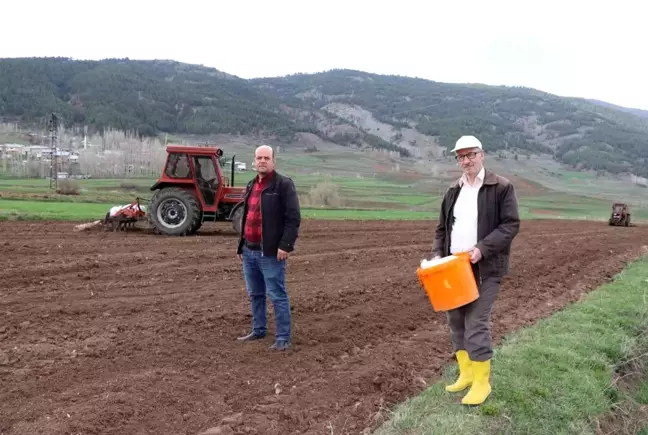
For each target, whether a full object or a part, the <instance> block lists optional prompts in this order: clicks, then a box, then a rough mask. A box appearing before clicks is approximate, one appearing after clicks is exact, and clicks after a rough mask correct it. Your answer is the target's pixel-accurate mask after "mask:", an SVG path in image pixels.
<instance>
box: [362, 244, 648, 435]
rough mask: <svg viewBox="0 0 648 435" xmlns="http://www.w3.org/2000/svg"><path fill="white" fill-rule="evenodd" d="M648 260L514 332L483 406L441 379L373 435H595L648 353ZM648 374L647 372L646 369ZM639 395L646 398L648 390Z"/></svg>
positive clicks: (499, 355) (499, 353)
mask: <svg viewBox="0 0 648 435" xmlns="http://www.w3.org/2000/svg"><path fill="white" fill-rule="evenodd" d="M647 278H648V255H644V256H643V257H642V258H641V259H639V260H638V261H636V262H634V263H632V264H631V265H629V266H628V267H627V268H626V269H625V270H624V271H622V272H621V273H619V274H618V275H617V276H616V277H615V278H614V279H613V280H612V281H611V282H608V283H606V284H604V285H603V286H601V287H600V288H599V289H596V290H594V291H592V292H590V293H588V294H587V295H586V296H584V297H583V299H582V301H581V302H579V303H575V304H572V305H569V306H568V307H566V308H565V309H564V310H562V311H560V312H557V313H555V314H554V315H552V316H550V317H548V318H546V319H543V320H540V321H538V322H537V323H536V324H535V325H533V326H531V327H527V328H524V329H522V330H519V331H517V332H515V333H513V334H510V335H509V336H508V337H506V338H505V339H504V340H503V343H502V345H501V346H500V347H498V348H497V349H496V350H495V355H494V357H493V362H492V364H493V368H492V377H491V380H492V386H493V393H492V394H491V397H490V398H489V399H488V400H487V402H485V403H484V404H483V405H482V406H481V407H474V408H467V407H464V406H462V405H461V404H460V399H461V397H462V394H461V393H459V394H449V393H446V392H445V390H444V385H446V384H447V383H451V382H452V380H453V379H454V378H455V376H456V374H457V372H456V367H455V365H454V364H452V365H450V366H449V367H448V369H447V370H446V371H445V373H444V374H443V376H442V379H441V381H440V382H438V383H435V384H434V385H432V386H430V387H429V388H428V389H427V390H425V391H424V392H423V393H421V394H420V395H418V396H416V397H413V398H411V399H409V400H407V401H405V402H404V403H402V404H400V405H399V406H397V407H396V408H395V409H394V410H393V412H392V413H391V414H390V416H391V418H390V419H389V420H388V421H387V422H386V423H384V424H383V426H382V427H380V428H379V429H378V430H377V431H376V432H375V434H376V435H395V434H402V435H405V434H407V435H415V434H432V433H433V434H455V433H480V434H495V433H497V434H566V433H570V434H572V433H575V434H595V433H597V432H596V428H597V427H598V426H600V423H601V421H604V420H605V419H606V418H609V415H608V414H609V413H611V412H613V411H614V410H618V409H619V408H621V407H622V406H623V404H624V403H625V400H626V399H627V396H626V395H624V393H623V391H622V389H621V387H620V385H619V379H620V378H621V376H623V374H624V370H626V369H627V368H628V367H629V366H630V363H632V362H637V361H638V360H640V359H643V358H645V357H646V355H645V354H644V353H645V352H646V351H647V350H648V333H647V328H648V317H647V315H646V314H647V313H648V310H647V307H646V297H647V290H648V279H647ZM643 374H644V375H645V371H644V372H643ZM642 391H645V392H644V393H643V396H642V397H643V398H644V399H648V386H646V387H644V389H643V390H642Z"/></svg>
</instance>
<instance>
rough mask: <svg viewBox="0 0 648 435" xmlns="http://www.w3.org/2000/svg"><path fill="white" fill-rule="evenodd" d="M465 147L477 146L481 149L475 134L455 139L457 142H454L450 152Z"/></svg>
mask: <svg viewBox="0 0 648 435" xmlns="http://www.w3.org/2000/svg"><path fill="white" fill-rule="evenodd" d="M467 148H479V149H480V150H481V149H482V144H481V142H480V141H479V139H477V138H476V137H475V136H461V137H460V138H459V140H457V143H455V147H454V148H453V149H452V151H451V152H453V153H454V152H456V151H459V150H465V149H467Z"/></svg>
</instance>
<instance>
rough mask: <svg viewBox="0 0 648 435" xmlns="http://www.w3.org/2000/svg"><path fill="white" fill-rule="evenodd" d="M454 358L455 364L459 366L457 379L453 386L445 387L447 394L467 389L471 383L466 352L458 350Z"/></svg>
mask: <svg viewBox="0 0 648 435" xmlns="http://www.w3.org/2000/svg"><path fill="white" fill-rule="evenodd" d="M456 357H457V363H458V364H459V378H457V380H456V382H455V383H454V384H452V385H448V386H446V387H445V389H446V391H447V392H449V393H457V392H459V391H463V390H465V389H466V388H468V387H469V386H470V384H472V381H473V372H472V367H471V362H470V358H469V357H468V352H466V351H465V350H463V349H462V350H458V351H457V353H456Z"/></svg>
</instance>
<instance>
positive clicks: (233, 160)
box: [230, 154, 236, 187]
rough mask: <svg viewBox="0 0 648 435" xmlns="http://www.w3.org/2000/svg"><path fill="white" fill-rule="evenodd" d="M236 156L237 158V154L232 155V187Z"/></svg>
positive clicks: (232, 184)
mask: <svg viewBox="0 0 648 435" xmlns="http://www.w3.org/2000/svg"><path fill="white" fill-rule="evenodd" d="M235 158H236V154H234V155H233V156H232V178H231V180H232V181H230V184H231V186H232V187H234V162H235V161H236V160H235Z"/></svg>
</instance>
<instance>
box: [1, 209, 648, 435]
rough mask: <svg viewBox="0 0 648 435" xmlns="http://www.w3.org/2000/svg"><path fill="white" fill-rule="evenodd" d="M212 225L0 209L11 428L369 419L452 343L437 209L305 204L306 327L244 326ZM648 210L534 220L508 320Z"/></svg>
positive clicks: (518, 249)
mask: <svg viewBox="0 0 648 435" xmlns="http://www.w3.org/2000/svg"><path fill="white" fill-rule="evenodd" d="M220 228H221V227H217V226H210V225H207V226H205V227H204V229H203V234H202V235H200V236H197V237H187V238H165V237H160V236H155V235H152V234H148V233H146V232H141V231H140V232H134V233H128V234H124V233H105V232H99V231H94V232H84V233H74V232H72V231H71V229H72V224H70V223H52V224H48V223H43V222H38V223H31V222H0V252H2V257H1V258H2V269H0V280H1V281H0V283H1V291H0V319H1V320H0V344H1V348H0V433H2V434H5V435H8V434H11V435H17V434H30V435H36V434H48V435H59V434H61V435H62V434H115V435H125V434H129V435H139V434H169V435H171V434H192V435H194V434H197V433H199V432H201V431H204V430H206V429H208V428H211V427H215V426H221V431H220V433H223V434H232V433H250V434H266V435H270V434H330V433H334V434H336V435H338V434H347V433H349V434H351V433H353V434H358V433H362V432H363V430H365V429H368V428H373V427H375V425H377V424H379V423H380V421H381V418H384V417H385V416H386V411H385V410H386V408H387V407H389V406H390V405H391V404H393V403H395V402H398V401H401V400H403V399H405V398H406V397H407V396H408V395H412V394H415V393H417V392H419V391H421V390H422V389H424V388H425V386H426V382H431V381H434V378H435V376H437V375H438V374H439V372H440V369H441V367H442V366H443V365H445V364H446V363H448V362H450V361H451V353H450V352H451V348H450V341H449V335H448V329H447V327H446V324H445V317H444V315H443V314H439V313H435V312H434V311H433V310H432V308H431V306H430V304H429V302H428V300H427V297H426V295H425V293H424V292H423V290H422V289H421V288H420V287H419V285H418V282H417V279H416V276H415V269H416V266H417V265H418V262H419V261H420V259H421V258H423V257H425V256H428V253H429V250H430V246H431V237H432V230H433V224H432V223H431V222H400V223H397V222H389V223H381V222H324V221H310V220H309V221H305V222H304V224H303V229H302V233H301V234H302V236H301V238H300V240H299V241H298V246H297V251H296V252H295V253H294V256H293V257H291V259H290V260H289V264H288V289H289V294H290V296H291V302H292V304H293V309H294V312H293V319H294V322H295V323H294V332H295V336H294V344H295V348H294V350H293V351H292V352H288V353H272V352H269V351H268V350H267V348H268V346H269V345H270V344H271V342H272V334H273V332H274V324H273V322H274V319H273V317H272V305H271V304H269V312H270V317H269V321H270V327H271V329H270V336H269V337H268V338H267V339H266V340H263V341H257V342H254V343H245V344H242V343H239V342H237V341H236V340H235V338H236V337H237V336H239V335H242V334H245V333H246V332H248V328H249V325H250V314H249V305H248V300H247V297H246V292H245V288H244V283H243V280H242V271H241V265H240V263H239V262H238V260H237V259H236V257H235V255H234V247H235V244H236V238H235V237H234V236H233V235H232V234H231V233H229V232H228V231H229V230H228V229H229V225H223V226H222V228H223V230H222V232H220V231H219V229H220ZM642 244H648V228H647V227H631V228H624V227H617V228H612V227H608V226H607V225H606V224H605V223H593V222H567V221H555V220H548V221H525V222H523V224H522V229H521V232H520V234H519V235H518V237H517V238H516V239H515V242H514V249H513V258H512V265H511V266H512V270H511V274H510V275H509V276H508V277H507V278H506V279H505V280H504V282H503V284H502V288H501V292H500V296H499V299H498V301H497V303H496V308H495V310H494V321H493V322H494V323H493V325H494V333H495V338H496V340H499V339H500V338H501V336H502V334H504V333H506V332H509V331H511V330H513V329H515V328H518V327H520V326H522V325H527V324H529V323H531V322H533V321H534V320H536V319H537V318H539V317H543V316H547V315H549V314H550V313H551V312H552V311H554V310H557V309H560V308H561V307H563V306H564V305H565V304H567V303H569V302H572V301H575V300H578V299H579V297H580V296H581V295H582V294H583V292H585V291H587V290H589V289H591V288H592V287H594V286H597V285H599V284H601V283H602V282H603V281H605V280H606V279H609V278H610V277H611V276H612V275H613V274H615V273H616V272H618V271H619V270H620V269H621V268H622V267H623V266H624V265H625V263H626V262H627V261H628V260H631V259H632V258H634V257H636V256H637V255H638V254H639V253H640V252H641V251H642V250H645V249H646V248H645V247H643V246H642Z"/></svg>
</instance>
